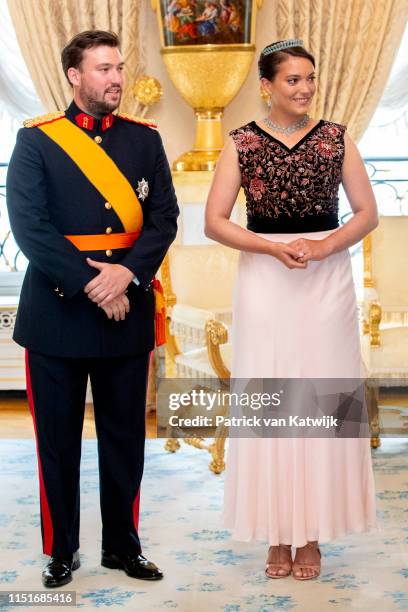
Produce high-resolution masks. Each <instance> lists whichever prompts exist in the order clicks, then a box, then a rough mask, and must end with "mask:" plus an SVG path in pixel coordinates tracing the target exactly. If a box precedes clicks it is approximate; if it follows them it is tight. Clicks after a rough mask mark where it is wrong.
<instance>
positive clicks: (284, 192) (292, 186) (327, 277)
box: [205, 40, 378, 580]
mask: <svg viewBox="0 0 408 612" xmlns="http://www.w3.org/2000/svg"><path fill="white" fill-rule="evenodd" d="M259 70H260V78H261V82H262V85H263V87H264V88H265V89H266V91H267V92H268V94H269V106H270V112H269V115H268V117H266V118H265V119H263V120H260V121H252V122H250V123H248V124H246V125H244V126H242V127H241V128H238V129H236V130H233V131H232V132H231V139H229V141H228V142H227V144H226V146H225V148H224V151H223V152H222V154H221V156H220V159H219V161H218V164H217V169H216V172H215V176H214V180H213V184H212V187H211V190H210V193H209V198H208V202H207V209H206V230H205V231H206V235H207V236H208V237H210V238H212V239H214V240H216V241H218V242H221V243H223V244H225V245H227V246H230V247H233V248H235V249H239V250H240V251H241V253H240V260H239V266H238V277H237V283H236V289H235V295H234V307H233V325H232V343H233V360H232V372H231V375H232V377H233V378H235V379H237V378H241V379H242V378H245V379H248V378H252V377H253V378H265V379H267V378H269V379H270V378H285V377H286V378H359V377H360V376H361V373H362V371H361V356H360V343H359V333H358V322H357V308H356V299H355V292H354V286H353V281H352V275H351V265H350V256H349V252H348V247H350V246H351V245H353V244H356V243H357V242H359V241H360V240H361V239H362V238H363V237H364V236H365V235H366V234H368V233H369V232H370V231H372V230H373V229H374V228H375V226H376V225H377V223H378V218H377V208H376V203H375V198H374V195H373V192H372V189H371V185H370V182H369V179H368V176H367V173H366V171H365V168H364V164H363V161H362V159H361V157H360V154H359V152H358V149H357V147H356V146H355V144H354V143H353V141H352V140H351V139H350V137H349V136H348V134H347V132H346V127H345V126H343V125H340V124H337V123H334V122H332V121H327V120H323V119H320V120H318V119H312V118H310V117H309V116H308V115H307V110H308V108H309V107H310V104H311V101H312V98H313V96H314V94H315V91H316V85H315V61H314V58H313V56H311V55H310V54H309V53H308V52H307V51H306V50H305V49H304V48H303V46H302V41H293V40H289V41H280V42H279V43H275V44H274V45H270V46H268V47H266V48H265V49H264V50H263V52H262V53H261V56H260V59H259ZM340 182H341V183H342V184H343V187H344V190H345V192H346V195H347V197H348V200H349V202H350V205H351V208H352V211H353V216H352V218H351V219H350V220H349V221H348V222H347V223H346V224H344V225H343V226H342V227H339V223H338V188H339V184H340ZM241 186H242V187H243V188H244V190H245V194H246V200H247V219H248V223H247V229H245V228H242V227H240V226H238V225H237V224H235V223H233V222H232V221H231V220H230V214H231V211H232V208H233V205H234V203H235V201H236V197H237V194H238V191H239V189H240V187H241ZM375 514H376V513H375V489H374V479H373V471H372V464H371V453H370V445H369V439H368V437H366V438H362V439H359V438H357V437H355V438H343V439H341V438H334V439H333V438H332V439H330V438H317V439H314V438H272V439H270V438H269V439H262V438H250V437H248V438H230V440H229V448H228V456H227V472H226V483H225V500H224V517H225V525H226V527H228V528H229V529H231V531H232V536H233V537H234V538H235V539H237V540H241V541H251V540H267V541H268V543H269V545H270V546H269V551H268V558H267V564H266V574H267V576H269V577H270V578H283V577H286V576H289V575H290V574H291V573H292V574H293V577H294V578H296V579H298V580H308V579H311V578H315V577H317V576H318V575H319V573H320V556H321V555H320V550H319V546H318V545H319V543H323V542H329V541H331V540H333V539H334V538H338V537H342V536H344V535H345V534H347V533H352V532H363V531H366V530H368V529H370V528H371V527H374V526H375V525H376V517H375ZM292 546H293V547H295V548H296V554H295V558H294V560H293V561H292Z"/></svg>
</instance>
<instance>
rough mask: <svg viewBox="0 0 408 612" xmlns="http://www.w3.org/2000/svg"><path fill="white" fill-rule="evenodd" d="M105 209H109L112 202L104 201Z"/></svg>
mask: <svg viewBox="0 0 408 612" xmlns="http://www.w3.org/2000/svg"><path fill="white" fill-rule="evenodd" d="M105 208H106V210H110V209H111V208H112V204H111V203H110V202H105Z"/></svg>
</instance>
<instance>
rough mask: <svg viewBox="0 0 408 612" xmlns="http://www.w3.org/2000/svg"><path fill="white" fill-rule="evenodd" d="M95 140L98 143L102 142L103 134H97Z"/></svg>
mask: <svg viewBox="0 0 408 612" xmlns="http://www.w3.org/2000/svg"><path fill="white" fill-rule="evenodd" d="M94 141H95V142H96V144H101V142H102V136H95V138H94Z"/></svg>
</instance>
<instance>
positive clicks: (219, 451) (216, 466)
mask: <svg viewBox="0 0 408 612" xmlns="http://www.w3.org/2000/svg"><path fill="white" fill-rule="evenodd" d="M227 437H228V427H226V426H225V425H220V426H219V427H218V428H217V431H216V432H215V437H214V441H213V443H212V444H211V445H210V447H209V449H208V450H209V451H210V453H211V456H212V460H211V462H210V464H209V466H208V467H209V468H210V470H211V471H212V472H214V474H221V472H223V471H224V470H225V461H224V457H225V440H226V439H227Z"/></svg>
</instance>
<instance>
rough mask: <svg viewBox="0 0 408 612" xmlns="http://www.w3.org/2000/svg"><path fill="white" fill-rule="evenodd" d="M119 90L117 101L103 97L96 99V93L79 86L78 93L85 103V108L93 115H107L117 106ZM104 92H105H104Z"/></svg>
mask: <svg viewBox="0 0 408 612" xmlns="http://www.w3.org/2000/svg"><path fill="white" fill-rule="evenodd" d="M119 91H120V95H119V99H118V101H117V102H108V101H107V100H105V99H104V98H102V99H98V97H97V94H96V92H95V91H93V90H92V89H86V88H85V87H84V88H81V89H80V90H79V94H80V96H81V99H82V100H83V101H84V103H85V104H86V110H87V111H88V113H90V114H91V115H94V116H95V117H100V116H101V115H107V114H109V113H111V112H112V111H114V110H115V109H116V108H118V106H119V104H120V100H121V97H122V90H119ZM105 93H106V92H105Z"/></svg>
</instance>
